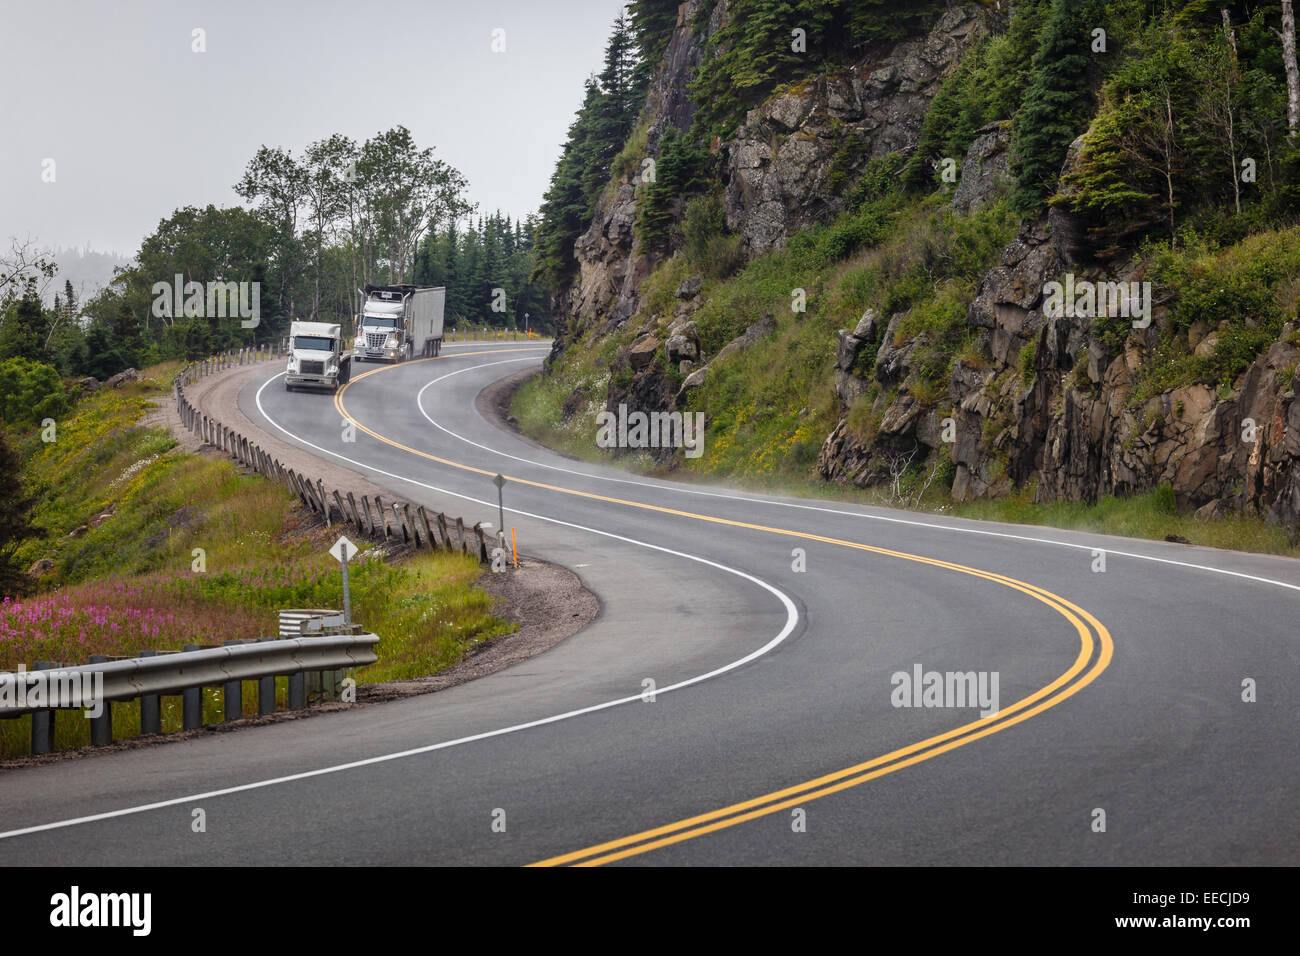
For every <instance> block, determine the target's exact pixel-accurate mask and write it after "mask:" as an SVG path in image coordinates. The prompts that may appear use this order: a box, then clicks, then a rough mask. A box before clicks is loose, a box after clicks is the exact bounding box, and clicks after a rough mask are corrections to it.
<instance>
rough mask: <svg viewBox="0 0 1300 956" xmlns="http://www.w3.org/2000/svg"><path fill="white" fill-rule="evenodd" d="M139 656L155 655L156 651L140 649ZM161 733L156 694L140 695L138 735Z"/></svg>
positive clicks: (158, 703)
mask: <svg viewBox="0 0 1300 956" xmlns="http://www.w3.org/2000/svg"><path fill="white" fill-rule="evenodd" d="M140 656H141V657H157V656H158V652H157V651H141V652H140ZM160 733H162V704H161V701H160V700H159V698H158V695H157V694H142V695H141V696H140V736H142V737H143V736H145V735H147V734H160Z"/></svg>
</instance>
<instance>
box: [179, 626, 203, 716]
mask: <svg viewBox="0 0 1300 956" xmlns="http://www.w3.org/2000/svg"><path fill="white" fill-rule="evenodd" d="M198 649H199V645H197V644H184V645H182V646H181V650H182V651H197V650H198ZM202 726H203V688H202V687H187V688H185V689H184V690H183V691H181V729H182V730H198V728H200V727H202Z"/></svg>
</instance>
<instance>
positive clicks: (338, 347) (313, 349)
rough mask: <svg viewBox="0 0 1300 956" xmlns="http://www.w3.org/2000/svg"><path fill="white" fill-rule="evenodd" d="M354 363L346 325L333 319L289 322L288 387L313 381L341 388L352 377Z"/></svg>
mask: <svg viewBox="0 0 1300 956" xmlns="http://www.w3.org/2000/svg"><path fill="white" fill-rule="evenodd" d="M351 368H352V363H351V356H350V355H349V354H348V350H347V349H345V348H344V347H343V326H341V325H332V324H330V323H329V322H294V323H292V324H290V326H289V362H288V365H287V366H286V368H285V370H284V388H285V391H289V392H292V391H293V390H294V389H295V388H297V387H298V386H300V385H313V386H318V387H324V388H328V389H331V390H332V391H338V389H339V386H341V385H342V384H343V383H345V382H346V381H347V380H348V377H349V373H350V372H351Z"/></svg>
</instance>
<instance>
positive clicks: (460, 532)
mask: <svg viewBox="0 0 1300 956" xmlns="http://www.w3.org/2000/svg"><path fill="white" fill-rule="evenodd" d="M456 537H457V538H459V539H460V550H461V553H462V554H469V543H468V542H467V541H466V540H465V519H464V518H461V517H459V516H458V517H457V518H456Z"/></svg>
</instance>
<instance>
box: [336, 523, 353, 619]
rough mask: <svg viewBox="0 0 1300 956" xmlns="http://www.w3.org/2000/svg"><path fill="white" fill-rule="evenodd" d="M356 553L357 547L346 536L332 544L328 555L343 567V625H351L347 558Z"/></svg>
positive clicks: (350, 596) (350, 597)
mask: <svg viewBox="0 0 1300 956" xmlns="http://www.w3.org/2000/svg"><path fill="white" fill-rule="evenodd" d="M356 553H357V546H356V545H355V544H353V543H352V542H351V541H349V540H348V539H347V536H346V535H344V536H341V537H340V538H339V539H338V540H337V541H335V542H334V547H332V548H330V554H332V555H333V556H334V559H335V560H336V561H338V562H339V564H341V565H343V623H344V624H348V625H351V624H352V595H350V594H349V593H348V558H349V557H352V556H353V555H355V554H356Z"/></svg>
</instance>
